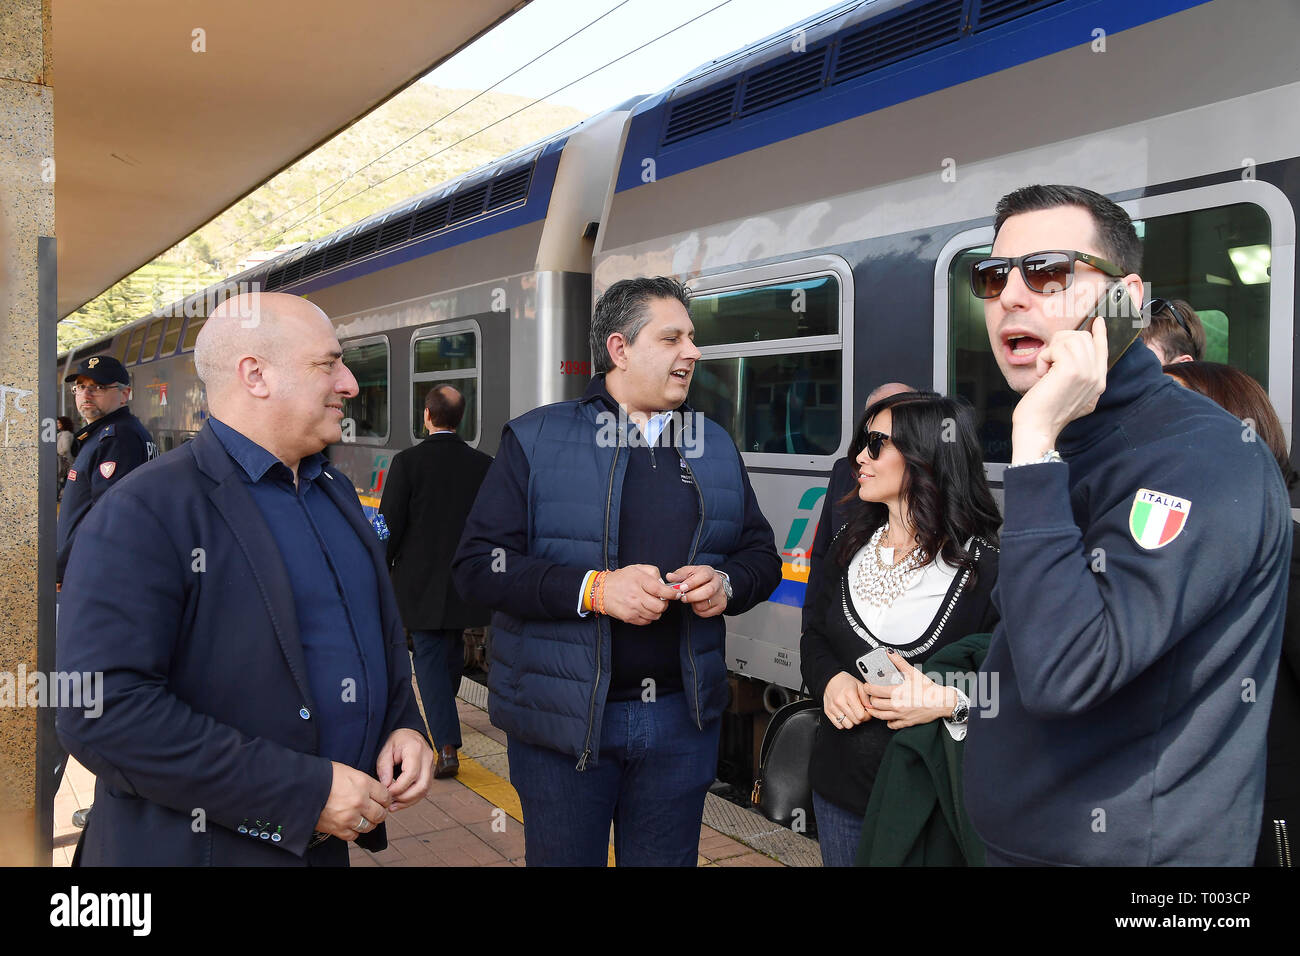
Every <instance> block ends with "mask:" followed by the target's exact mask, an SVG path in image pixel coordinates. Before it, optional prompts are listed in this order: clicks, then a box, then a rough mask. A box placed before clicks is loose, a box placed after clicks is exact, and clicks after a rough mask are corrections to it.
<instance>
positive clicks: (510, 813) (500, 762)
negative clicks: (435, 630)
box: [52, 679, 821, 867]
mask: <svg viewBox="0 0 1300 956" xmlns="http://www.w3.org/2000/svg"><path fill="white" fill-rule="evenodd" d="M416 694H417V697H418V695H419V691H418V690H417V691H416ZM456 705H457V709H458V711H459V713H460V722H461V739H462V742H463V745H462V747H461V750H460V772H459V774H457V776H455V777H451V778H448V779H444V780H434V781H433V782H432V783H431V784H430V786H429V794H428V796H427V797H426V798H425V799H424V800H423V801H421V802H420V803H419V804H418V805H416V806H413V807H408V808H407V809H405V810H399V811H398V812H397V813H392V814H389V816H388V818H387V821H386V822H387V824H388V848H387V849H386V850H384V851H383V852H382V853H371V852H369V851H367V850H363V849H361V848H360V847H358V846H356V845H353V846H352V847H351V848H350V853H349V859H350V861H351V864H352V865H353V866H523V865H524V824H523V812H522V810H521V809H520V805H519V797H518V795H517V794H516V793H515V790H514V788H513V787H512V786H510V767H509V762H508V761H507V759H506V736H505V734H504V733H503V732H502V731H500V730H498V729H497V728H496V727H493V726H492V724H491V723H490V722H489V720H488V715H487V710H486V707H487V688H485V687H483V686H482V685H481V684H477V683H475V682H473V681H471V680H468V679H465V680H462V681H461V689H460V695H459V699H458V700H457V702H456ZM94 793H95V778H94V775H93V774H91V773H90V771H88V770H87V769H86V768H85V767H83V766H81V765H80V764H78V763H77V762H76V761H75V760H71V759H70V760H69V765H68V768H67V771H66V772H65V773H64V775H63V784H62V786H61V787H60V789H59V793H58V795H57V796H56V797H55V800H54V826H55V830H54V852H53V860H52V863H53V865H54V866H56V867H58V866H70V865H71V864H72V853H73V850H74V849H75V847H76V844H77V838H78V836H79V835H80V832H81V831H80V830H78V829H77V828H76V827H74V826H73V824H72V813H73V811H74V810H76V809H77V808H78V807H86V806H90V804H91V803H92V802H93V801H94ZM609 862H610V864H611V865H612V864H613V862H614V851H613V846H612V844H611V847H610V851H609ZM696 862H697V865H698V866H703V867H733V866H777V867H779V866H820V865H821V855H820V852H819V851H818V848H817V842H816V841H815V840H811V839H808V838H807V837H805V836H803V835H801V834H798V833H793V832H791V831H790V830H787V829H786V828H784V827H780V826H777V825H776V824H773V823H771V822H770V821H768V820H767V819H766V818H764V817H763V816H762V815H760V814H758V813H755V812H754V811H752V810H747V809H745V808H743V807H739V806H736V805H735V804H732V803H728V802H727V801H726V800H723V799H722V798H720V797H718V796H715V795H714V794H709V795H708V797H707V798H706V800H705V807H704V822H703V824H702V825H701V827H700V843H699V850H698V858H697V861H696Z"/></svg>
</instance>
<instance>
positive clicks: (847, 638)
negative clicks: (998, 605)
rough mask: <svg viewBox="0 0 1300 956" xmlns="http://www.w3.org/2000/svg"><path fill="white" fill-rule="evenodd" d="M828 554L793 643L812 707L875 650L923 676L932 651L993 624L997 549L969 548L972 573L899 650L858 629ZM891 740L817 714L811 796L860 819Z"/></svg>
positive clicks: (840, 573) (884, 731) (865, 726)
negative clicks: (887, 651)
mask: <svg viewBox="0 0 1300 956" xmlns="http://www.w3.org/2000/svg"><path fill="white" fill-rule="evenodd" d="M841 530H843V529H841ZM837 537H838V534H837ZM836 550H837V546H836V545H835V544H834V542H832V546H831V547H830V549H829V554H828V556H827V562H826V571H825V573H824V574H823V575H822V577H821V580H820V586H819V588H818V592H817V593H816V594H810V595H809V598H810V600H811V601H812V604H811V606H810V608H809V612H808V615H807V619H808V623H807V626H806V627H805V628H804V632H803V637H802V639H801V640H800V643H799V653H800V659H801V668H802V671H803V678H804V683H805V684H806V685H807V687H808V693H809V694H811V695H812V697H813V699H814V700H816V701H818V702H820V701H821V700H822V697H823V695H824V694H825V692H826V685H827V684H828V683H829V682H830V680H831V678H832V677H834V676H835V675H836V674H838V673H840V672H841V671H843V672H845V673H847V674H851V675H853V676H854V677H855V678H856V679H859V680H860V679H861V678H860V676H859V674H858V669H857V666H856V664H855V662H856V661H857V659H858V658H859V657H861V656H862V655H863V654H866V653H867V652H868V651H871V650H873V649H875V648H877V647H882V646H884V647H892V648H893V649H894V650H896V651H897V652H898V653H899V654H900V655H902V657H903V659H904V660H906V661H907V662H908V663H909V664H911V665H912V666H913V667H917V668H922V669H923V666H924V663H925V661H926V660H928V659H929V658H930V657H931V656H932V655H934V653H935V652H936V651H938V650H939V649H941V648H943V647H946V646H947V645H949V644H951V643H953V642H954V641H959V640H961V639H962V638H963V637H966V636H967V635H968V634H979V633H984V632H990V631H992V630H993V627H994V625H996V624H997V620H998V614H997V610H996V609H995V608H994V606H993V601H992V591H993V585H994V583H995V582H996V581H997V576H998V549H997V548H996V547H995V546H994V545H992V544H989V543H988V542H986V541H984V540H982V539H979V538H976V539H974V540H973V541H972V543H971V545H970V546H969V550H970V552H971V554H972V555H973V556H974V558H975V568H974V571H973V573H972V571H971V570H969V569H968V570H966V571H959V572H958V573H957V575H956V576H955V577H954V578H953V580H952V584H951V585H950V586H949V588H948V593H947V594H946V595H945V596H944V598H943V601H942V603H941V604H940V605H939V608H938V610H937V611H936V612H935V615H934V618H933V620H932V621H931V622H930V625H929V626H928V627H927V628H926V629H925V632H924V633H923V634H921V636H920V637H918V638H917V639H916V640H914V641H912V642H911V643H909V644H902V645H894V644H890V643H889V642H887V641H881V640H879V639H878V637H877V636H876V635H874V634H872V633H871V631H870V630H869V629H868V628H867V627H866V625H865V624H864V623H863V621H862V619H861V618H860V617H859V615H858V613H857V609H856V608H855V607H854V604H853V599H852V597H851V595H850V593H849V581H848V566H847V564H846V563H841V562H840V561H839V560H838V559H837V556H836V555H835V551H836ZM893 733H894V731H892V730H890V729H889V728H888V727H887V726H886V725H885V723H884V722H883V721H879V720H868V721H866V722H865V723H862V724H859V725H857V726H856V727H851V728H849V729H848V730H839V729H837V728H836V727H835V726H834V725H832V724H831V723H830V721H828V720H827V719H826V715H825V714H823V715H822V720H821V724H820V725H819V727H818V730H817V738H816V741H815V743H814V744H813V753H812V763H811V766H810V768H809V771H810V774H811V777H812V787H813V789H814V790H815V791H817V793H818V794H819V795H820V796H821V797H823V798H824V799H826V800H828V801H830V802H831V803H833V804H835V805H836V806H839V807H842V808H843V809H845V810H848V811H851V812H853V813H855V814H858V815H861V814H863V813H864V812H866V809H867V800H868V798H869V797H870V796H871V787H872V784H873V783H874V782H875V778H876V770H877V769H878V768H879V766H880V760H881V757H882V756H883V755H884V752H885V747H886V746H887V745H888V743H889V740H890V735H892V734H893Z"/></svg>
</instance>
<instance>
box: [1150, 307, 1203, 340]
mask: <svg viewBox="0 0 1300 956" xmlns="http://www.w3.org/2000/svg"><path fill="white" fill-rule="evenodd" d="M1147 308H1148V309H1149V311H1148V312H1147V316H1148V319H1154V318H1155V317H1156V316H1157V315H1159V314H1160V313H1161V312H1168V313H1169V314H1170V315H1172V316H1173V317H1174V321H1175V322H1177V323H1178V324H1179V325H1180V326H1181V327H1182V330H1183V331H1184V332H1186V333H1187V337H1188V338H1189V339H1191V340H1192V341H1193V342H1195V341H1196V339H1195V337H1193V335H1192V328H1191V326H1189V325H1188V324H1187V320H1186V319H1185V318H1183V313H1182V310H1181V309H1176V308H1174V304H1173V303H1172V302H1170V301H1169V300H1168V299H1159V298H1153V299H1152V300H1151V301H1150V302H1148V303H1147Z"/></svg>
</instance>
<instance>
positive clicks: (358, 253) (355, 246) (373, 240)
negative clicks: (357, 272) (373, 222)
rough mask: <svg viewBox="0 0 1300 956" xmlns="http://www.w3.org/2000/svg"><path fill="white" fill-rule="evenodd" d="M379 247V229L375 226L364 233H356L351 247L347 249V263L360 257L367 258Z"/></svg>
mask: <svg viewBox="0 0 1300 956" xmlns="http://www.w3.org/2000/svg"><path fill="white" fill-rule="evenodd" d="M377 245H379V227H378V226H375V227H373V228H371V229H367V230H366V231H365V232H362V233H358V234H357V236H356V237H355V238H354V239H353V240H352V245H351V247H350V248H349V249H348V261H349V262H351V261H352V260H353V259H360V258H361V257H362V256H368V255H370V253H372V252H374V251H375V247H376V246H377Z"/></svg>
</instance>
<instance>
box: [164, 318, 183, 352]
mask: <svg viewBox="0 0 1300 956" xmlns="http://www.w3.org/2000/svg"><path fill="white" fill-rule="evenodd" d="M184 323H185V316H183V315H174V316H172V317H171V318H170V319H168V320H167V331H166V332H165V333H163V344H162V352H161V353H160V355H162V356H163V357H166V356H168V355H171V354H172V353H173V352H175V351H176V343H177V342H179V341H180V340H181V326H182V325H183V324H184Z"/></svg>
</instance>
